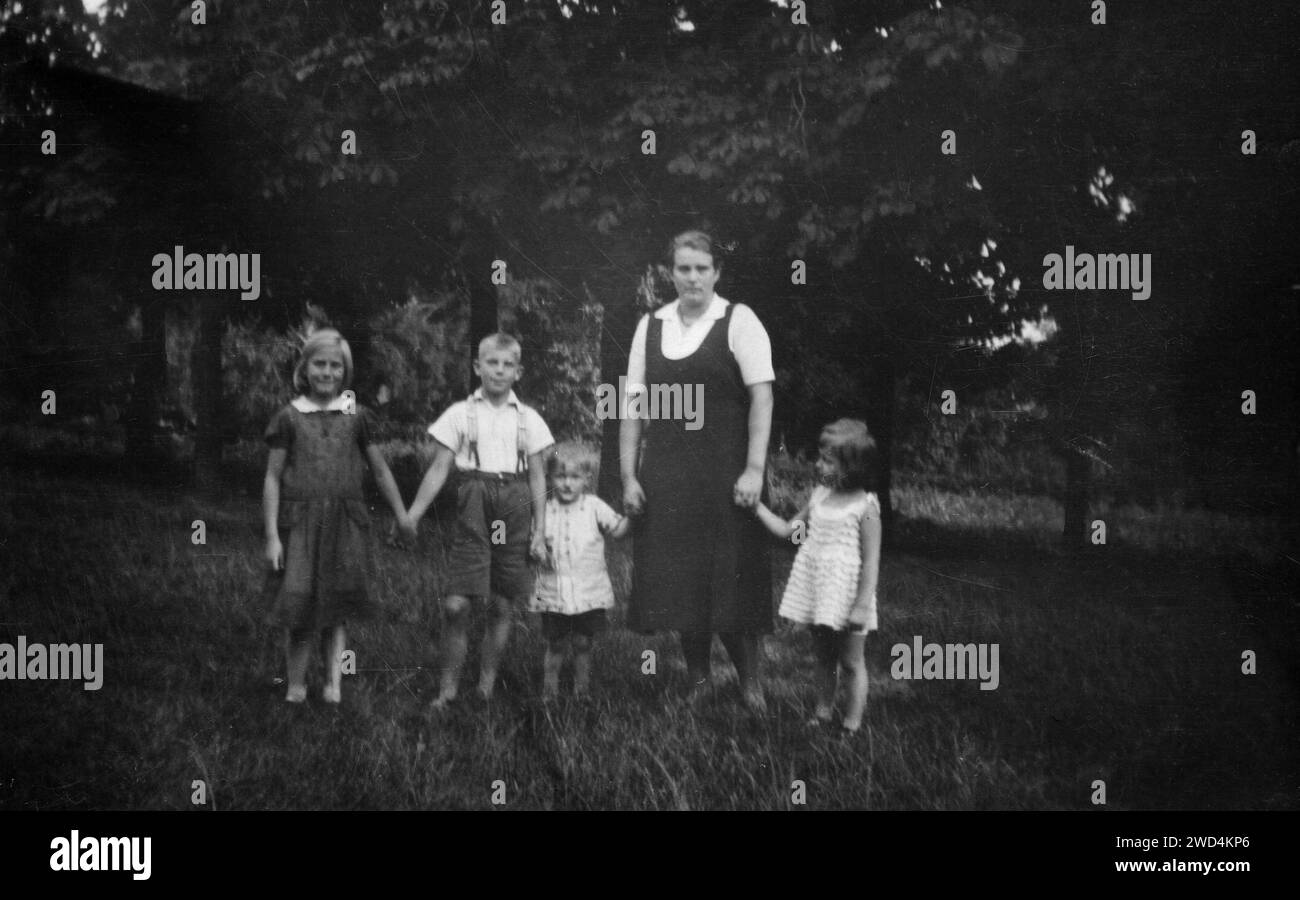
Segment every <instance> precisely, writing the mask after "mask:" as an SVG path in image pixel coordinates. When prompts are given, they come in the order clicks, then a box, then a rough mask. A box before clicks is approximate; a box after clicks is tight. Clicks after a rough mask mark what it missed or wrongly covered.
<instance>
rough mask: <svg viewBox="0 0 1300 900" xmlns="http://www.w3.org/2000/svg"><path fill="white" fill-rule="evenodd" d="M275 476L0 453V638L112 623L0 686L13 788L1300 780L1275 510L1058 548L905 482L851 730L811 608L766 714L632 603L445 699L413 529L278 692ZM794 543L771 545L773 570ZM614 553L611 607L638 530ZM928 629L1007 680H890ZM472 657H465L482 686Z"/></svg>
mask: <svg viewBox="0 0 1300 900" xmlns="http://www.w3.org/2000/svg"><path fill="white" fill-rule="evenodd" d="M259 488H260V484H249V485H246V486H245V492H244V493H242V494H241V493H238V492H232V493H231V494H230V495H228V496H223V497H217V498H211V497H208V498H204V497H200V496H198V495H196V494H193V493H188V492H183V491H178V490H175V489H164V488H162V487H159V486H153V487H146V486H141V485H139V484H130V483H125V482H119V481H115V480H112V479H108V478H104V477H99V476H97V475H96V474H95V473H93V472H89V471H75V470H74V471H53V470H50V469H40V468H34V467H31V466H28V465H21V466H20V465H17V464H9V465H3V466H0V545H2V546H3V553H4V564H3V567H0V591H2V593H0V597H3V605H2V606H0V623H2V624H0V641H5V642H11V643H12V642H13V641H14V640H15V639H16V637H17V635H19V634H23V635H25V636H26V637H27V640H28V641H29V642H37V641H39V642H45V643H62V642H90V643H102V644H103V645H104V676H103V678H104V682H103V688H102V689H101V690H99V691H85V690H83V689H82V687H81V684H80V683H79V682H52V681H49V682H42V681H21V682H18V681H5V682H0V722H3V729H4V737H3V742H2V745H0V746H2V749H0V808H2V809H102V808H108V809H186V808H192V807H191V795H192V792H193V789H192V782H193V781H195V780H198V779H201V780H203V781H205V782H206V784H207V786H208V791H209V793H208V806H209V808H217V809H302V808H329V809H358V808H364V809H389V808H400V809H428V808H438V809H443V808H451V809H485V808H491V807H492V806H493V802H492V801H493V795H494V792H495V793H496V795H497V798H498V799H500V798H501V796H502V788H503V789H504V800H505V806H506V808H516V809H537V808H557V809H561V808H562V809H610V808H617V809H646V808H651V809H688V808H689V809H756V808H757V809H789V808H798V807H792V802H791V801H792V790H793V788H792V784H793V783H794V782H796V781H802V782H803V784H804V789H805V791H806V804H805V805H804V808H808V809H849V808H851V809H862V808H872V809H985V808H997V809H1008V808H1011V809H1043V808H1052V809H1088V808H1092V804H1091V802H1090V797H1091V796H1092V794H1093V787H1092V785H1093V782H1094V780H1096V779H1101V780H1103V781H1105V783H1106V807H1107V808H1109V809H1139V808H1142V809H1294V808H1296V807H1297V806H1298V805H1300V804H1298V803H1297V800H1298V799H1300V791H1298V789H1297V788H1298V784H1297V772H1298V771H1300V767H1298V766H1297V758H1296V748H1297V741H1296V737H1297V730H1296V713H1297V702H1296V700H1297V695H1296V690H1297V685H1296V681H1297V679H1296V677H1295V674H1296V667H1295V660H1294V657H1295V647H1296V641H1295V639H1296V637H1297V627H1296V622H1297V609H1296V601H1295V590H1294V589H1295V576H1294V573H1295V572H1296V566H1295V564H1294V559H1292V560H1291V561H1288V558H1287V554H1288V553H1289V554H1290V555H1291V556H1292V557H1294V551H1293V550H1290V549H1287V548H1285V547H1282V548H1280V549H1279V548H1278V546H1277V542H1278V541H1279V540H1280V539H1281V536H1282V535H1284V534H1285V531H1284V530H1283V529H1281V527H1280V526H1277V525H1274V524H1268V523H1265V524H1262V525H1261V524H1259V523H1256V525H1254V526H1252V525H1250V523H1240V524H1234V523H1233V522H1232V521H1226V520H1225V521H1226V526H1225V523H1217V524H1216V522H1215V521H1214V520H1213V517H1210V519H1209V520H1205V517H1201V519H1197V518H1196V517H1195V516H1190V517H1188V516H1186V515H1184V514H1181V513H1175V512H1172V511H1165V512H1164V513H1163V514H1162V515H1154V514H1150V513H1145V512H1143V511H1140V510H1138V511H1134V510H1128V511H1123V510H1119V511H1115V513H1114V515H1113V517H1112V518H1113V521H1115V522H1117V523H1120V524H1119V526H1118V527H1116V528H1115V530H1114V534H1115V535H1116V537H1115V539H1113V540H1112V541H1111V542H1110V543H1108V544H1107V546H1104V547H1095V548H1092V549H1091V550H1090V552H1087V553H1081V554H1068V555H1067V554H1062V553H1060V552H1058V551H1056V550H1055V549H1053V540H1052V539H1053V532H1054V531H1055V529H1056V525H1055V524H1054V523H1055V521H1059V519H1055V518H1054V517H1055V516H1058V515H1059V510H1056V511H1053V510H1055V506H1054V504H1053V503H1052V501H1049V500H1044V499H1042V498H1003V499H1000V500H996V501H993V500H988V499H986V498H980V497H976V496H959V495H951V494H943V493H941V492H937V491H933V490H929V489H926V490H921V489H909V488H907V487H906V486H904V487H902V488H901V489H900V491H899V494H898V497H897V499H896V502H897V504H898V508H899V510H900V512H901V513H902V516H900V519H899V523H898V526H897V528H896V533H895V534H893V535H891V541H890V544H889V546H888V547H887V549H886V555H885V559H884V565H883V572H882V577H881V588H880V621H881V631H880V632H878V633H876V634H874V635H873V636H872V637H871V638H870V639H869V641H868V658H869V667H870V669H871V679H872V687H871V696H870V700H869V705H868V716H867V720H866V723H865V726H864V729H863V731H862V732H861V733H860V734H858V735H857V736H855V737H852V738H846V737H843V736H841V735H840V734H838V733H836V731H835V730H832V729H818V728H815V727H812V726H809V725H807V724H805V723H806V720H808V719H809V718H810V716H811V712H812V706H811V704H812V698H811V665H812V657H811V648H810V645H809V642H808V638H807V635H806V634H803V633H800V632H797V631H794V630H791V629H789V628H786V627H784V626H779V627H778V631H777V633H776V634H775V635H773V636H772V637H770V638H768V640H767V644H766V649H767V670H766V672H767V681H768V686H769V702H770V705H771V710H770V714H769V715H768V717H767V718H765V719H762V720H754V719H751V718H749V717H747V716H746V715H745V713H744V712H743V708H742V706H741V704H740V702H739V698H738V696H737V691H736V686H735V683H734V680H732V676H731V674H730V672H729V670H728V669H727V668H726V667H725V666H723V665H719V666H718V667H717V671H716V675H715V677H716V680H717V690H716V693H715V696H714V697H713V699H712V700H711V701H709V702H706V703H705V705H704V706H703V707H702V708H700V709H698V710H694V711H693V710H690V709H688V708H687V707H686V706H684V705H683V703H682V702H681V701H680V699H679V696H680V694H681V690H682V684H681V682H682V680H683V672H682V669H681V662H680V656H679V654H678V652H677V650H676V646H675V642H674V641H673V640H672V639H671V638H670V637H667V636H662V637H654V638H645V637H642V636H639V635H636V634H633V633H631V632H628V631H626V630H624V629H623V628H622V627H621V622H622V611H621V610H619V611H618V612H617V613H616V615H615V617H614V627H613V628H612V629H611V631H610V632H609V633H608V634H607V635H606V636H605V637H604V638H603V639H602V640H600V641H599V642H598V643H597V647H596V652H595V676H594V677H595V681H596V684H595V696H594V697H593V698H592V699H591V700H590V701H589V702H587V703H586V704H581V705H579V704H575V703H573V702H571V701H567V700H566V701H565V702H561V703H560V704H557V705H555V706H553V707H551V706H543V705H542V704H541V703H540V702H539V700H538V692H539V684H540V680H541V659H542V640H541V634H540V627H539V626H538V624H537V623H536V622H534V621H532V620H530V619H529V618H528V617H526V616H521V617H520V620H519V625H518V627H517V629H516V631H515V634H514V637H513V639H512V643H511V647H510V649H509V651H508V655H507V661H506V665H505V669H504V673H503V682H502V684H501V688H500V690H499V692H498V696H497V698H496V699H495V700H494V701H493V702H492V704H491V705H490V706H486V707H485V706H482V705H477V704H475V703H473V702H465V703H462V704H461V705H460V706H459V707H458V708H456V709H454V710H453V711H452V712H450V713H448V714H446V715H445V716H443V717H430V716H429V715H428V714H427V712H426V708H427V704H428V702H429V701H430V700H431V699H432V697H433V695H434V684H435V677H436V670H435V668H434V665H435V662H436V661H435V656H434V646H435V644H434V639H433V635H434V634H435V632H436V629H437V615H436V611H435V610H436V607H435V603H434V601H435V597H436V590H437V583H438V566H437V562H436V561H437V558H438V554H437V553H436V552H435V548H436V542H435V540H434V536H433V535H432V534H431V533H430V532H431V529H429V528H428V526H427V525H426V527H425V531H424V533H422V535H421V542H420V546H419V547H418V548H417V549H416V551H415V552H409V551H403V550H400V549H396V548H391V547H388V546H381V547H380V549H379V554H378V561H379V565H378V572H377V578H376V583H375V586H376V588H377V589H378V591H379V592H380V595H381V596H382V598H383V602H384V613H383V615H382V617H381V618H380V619H379V620H377V621H375V622H373V623H371V624H368V625H366V626H363V627H358V628H357V629H355V630H354V631H353V632H352V633H351V634H350V635H349V646H350V647H351V648H352V649H353V650H355V652H356V655H357V665H358V668H359V670H360V671H359V672H358V673H357V674H356V675H355V676H350V677H348V678H345V680H344V700H343V704H342V706H341V707H340V708H337V709H336V708H329V707H326V706H325V705H323V704H322V703H321V702H320V701H319V699H318V696H319V695H318V691H316V690H313V698H312V701H311V702H310V703H308V704H307V705H305V706H304V707H290V706H288V705H287V704H285V703H284V702H283V700H282V695H283V688H282V687H280V686H277V685H275V684H274V683H273V679H274V678H275V677H276V676H278V675H279V674H280V673H281V668H282V665H283V662H282V657H281V654H280V652H279V647H278V643H277V637H276V635H275V634H273V633H272V632H271V631H270V630H269V629H267V628H265V627H264V626H263V625H262V624H261V612H262V610H261V607H260V598H259V593H258V589H259V585H260V578H261V575H260V572H261V562H260V551H261V537H260V512H259V504H258V500H257V498H256V496H254V492H255V491H256V490H258V489H259ZM1179 516H1182V518H1181V519H1179V518H1178V517H1179ZM196 519H202V520H203V521H204V523H205V524H206V529H207V543H206V544H205V545H197V546H196V545H195V544H193V543H192V542H191V534H192V530H191V523H192V522H193V521H194V520H196ZM387 526H388V522H387V521H386V519H385V517H383V516H378V515H377V516H376V519H375V528H376V529H377V531H378V532H379V533H383V531H385V530H386V529H387ZM1256 526H1258V527H1256ZM1225 527H1226V529H1227V530H1225ZM1229 535H1231V537H1229ZM1124 537H1128V538H1129V540H1127V541H1126V540H1125V539H1124ZM1270 542H1272V543H1270ZM1197 544H1200V546H1197ZM791 556H792V548H783V547H778V549H777V553H776V556H775V565H776V567H777V576H778V577H777V579H776V581H777V586H778V591H779V588H780V586H781V585H783V583H784V580H785V573H786V572H787V571H788V568H789V565H790V559H791ZM1275 560H1280V562H1278V561H1275ZM611 565H612V571H613V572H614V575H615V584H616V591H617V593H618V596H619V598H620V602H621V600H622V598H623V597H624V596H625V595H626V588H627V577H628V554H627V546H626V545H623V546H621V547H619V548H618V549H616V550H614V551H613V552H612V554H611ZM476 630H477V627H476ZM914 635H920V636H922V638H923V639H924V640H925V641H926V642H931V641H933V642H938V643H947V642H954V643H968V642H976V643H979V642H989V643H993V642H996V643H997V644H998V645H999V648H1000V654H999V656H1000V673H999V682H1000V683H999V686H998V688H997V689H996V690H991V691H981V690H980V689H979V686H978V682H976V681H903V680H894V679H893V678H892V677H891V675H890V663H891V658H890V648H891V647H892V646H893V645H894V644H895V643H906V644H909V645H910V644H911V642H912V638H913V636H914ZM646 650H652V651H654V652H655V654H656V673H655V674H653V675H647V674H644V673H643V671H642V666H643V653H644V651H646ZM1246 650H1253V651H1254V652H1255V654H1256V658H1257V662H1256V665H1257V672H1258V674H1254V675H1245V674H1242V671H1241V669H1242V654H1243V652H1244V651H1246ZM716 652H718V654H719V656H718V657H716V661H717V662H719V663H721V662H722V657H721V651H720V650H718V651H716ZM475 669H476V660H475V653H474V651H472V652H471V659H470V664H469V666H468V667H467V670H466V677H467V681H466V685H467V687H468V686H469V685H471V684H472V681H471V680H469V679H470V678H471V673H472V672H473V671H475ZM313 675H314V676H315V679H316V684H319V676H318V675H317V674H316V673H315V672H313ZM565 687H566V690H567V673H566V682H565ZM467 693H470V692H469V691H467Z"/></svg>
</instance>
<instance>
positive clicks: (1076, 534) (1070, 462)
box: [1061, 447, 1092, 548]
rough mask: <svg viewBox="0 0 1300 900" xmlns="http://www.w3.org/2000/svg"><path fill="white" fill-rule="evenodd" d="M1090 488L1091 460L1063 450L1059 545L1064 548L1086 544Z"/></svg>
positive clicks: (1077, 453) (1068, 448)
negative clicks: (1062, 515) (1061, 518)
mask: <svg viewBox="0 0 1300 900" xmlns="http://www.w3.org/2000/svg"><path fill="white" fill-rule="evenodd" d="M1091 486H1092V460H1091V459H1089V458H1088V456H1087V455H1086V454H1084V453H1080V452H1079V451H1078V450H1075V449H1074V448H1072V447H1066V450H1065V525H1064V529H1063V530H1062V532H1061V543H1062V544H1064V545H1065V546H1066V547H1071V548H1077V547H1086V546H1087V544H1088V496H1089V494H1090V493H1091V491H1090V488H1091Z"/></svg>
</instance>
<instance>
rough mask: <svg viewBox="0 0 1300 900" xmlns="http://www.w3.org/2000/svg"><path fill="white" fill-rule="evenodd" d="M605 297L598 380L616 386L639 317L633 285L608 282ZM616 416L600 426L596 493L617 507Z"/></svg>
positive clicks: (620, 489)
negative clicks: (598, 469) (618, 284)
mask: <svg viewBox="0 0 1300 900" xmlns="http://www.w3.org/2000/svg"><path fill="white" fill-rule="evenodd" d="M602 299H603V300H604V324H603V327H602V328H601V341H600V380H601V381H602V382H603V383H605V384H609V385H612V386H613V387H615V388H617V387H618V379H619V376H620V375H625V374H627V354H628V350H629V349H631V347H632V335H633V334H634V333H635V332H636V323H637V320H638V319H639V318H640V315H639V312H640V311H639V310H638V308H637V303H636V285H635V284H632V283H625V284H622V285H620V286H617V287H615V286H613V285H611V289H610V290H609V291H608V292H607V293H606V296H605V297H604V298H602ZM618 431H619V419H618V417H617V416H614V417H612V418H609V419H606V420H605V421H603V422H602V423H601V427H600V482H599V484H598V485H597V488H596V494H597V496H599V497H600V498H601V499H602V500H604V501H605V502H606V503H609V504H610V505H612V506H614V507H615V508H616V509H617V508H620V505H621V503H622V499H623V478H622V474H621V472H620V471H619V447H618Z"/></svg>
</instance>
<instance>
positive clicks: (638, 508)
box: [623, 478, 645, 516]
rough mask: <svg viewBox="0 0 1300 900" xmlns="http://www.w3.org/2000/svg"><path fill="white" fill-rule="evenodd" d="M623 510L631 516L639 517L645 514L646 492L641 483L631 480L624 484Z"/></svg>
mask: <svg viewBox="0 0 1300 900" xmlns="http://www.w3.org/2000/svg"><path fill="white" fill-rule="evenodd" d="M623 510H624V511H625V512H626V513H627V514H628V515H629V516H639V515H641V513H643V512H645V491H643V490H642V489H641V482H639V481H637V480H636V479H635V478H629V479H627V480H626V481H624V482H623Z"/></svg>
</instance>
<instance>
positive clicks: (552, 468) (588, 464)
mask: <svg viewBox="0 0 1300 900" xmlns="http://www.w3.org/2000/svg"><path fill="white" fill-rule="evenodd" d="M561 467H563V468H565V469H576V470H577V471H579V472H581V473H582V475H583V477H584V478H586V479H587V487H589V488H590V487H591V484H592V482H593V481H595V480H596V474H597V472H598V470H599V469H600V457H598V456H597V455H596V451H595V450H593V449H591V448H590V447H588V446H587V445H586V444H580V443H578V442H577V441H561V442H560V443H558V444H556V445H555V449H554V450H553V451H552V452H551V454H550V456H548V457H547V458H546V474H547V475H548V476H550V477H554V475H555V473H556V472H558V471H559V470H560V469H561Z"/></svg>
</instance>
